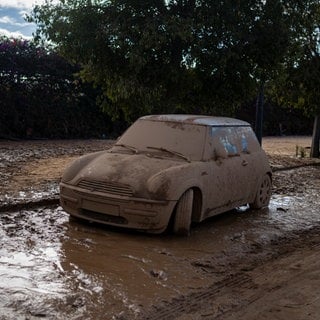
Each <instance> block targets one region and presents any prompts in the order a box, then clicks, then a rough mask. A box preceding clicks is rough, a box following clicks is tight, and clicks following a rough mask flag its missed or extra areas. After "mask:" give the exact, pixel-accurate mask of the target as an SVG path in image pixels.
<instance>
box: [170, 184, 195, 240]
mask: <svg viewBox="0 0 320 320" xmlns="http://www.w3.org/2000/svg"><path fill="white" fill-rule="evenodd" d="M192 206H193V190H192V189H189V190H187V191H186V192H185V193H184V194H183V195H182V196H181V198H180V200H179V202H178V204H177V208H176V214H175V217H174V225H173V232H174V233H175V234H179V235H184V236H187V235H189V233H190V226H191V217H192Z"/></svg>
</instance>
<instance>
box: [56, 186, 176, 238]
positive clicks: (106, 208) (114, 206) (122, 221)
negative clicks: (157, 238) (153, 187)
mask: <svg viewBox="0 0 320 320" xmlns="http://www.w3.org/2000/svg"><path fill="white" fill-rule="evenodd" d="M60 203H61V206H62V207H63V209H64V210H65V211H66V212H68V213H69V214H70V215H71V216H74V217H78V218H81V219H85V220H89V221H93V222H98V223H103V224H108V225H113V226H120V227H124V228H131V229H138V230H144V231H147V232H151V233H161V232H163V231H164V230H165V229H166V228H167V225H168V223H169V220H170V217H171V214H172V212H173V210H174V207H175V205H176V201H158V200H150V199H141V198H133V197H125V196H115V195H111V194H106V193H105V194H104V193H100V192H90V191H88V190H84V189H81V188H79V187H75V186H71V185H68V184H65V183H63V182H62V183H60Z"/></svg>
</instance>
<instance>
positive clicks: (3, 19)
mask: <svg viewBox="0 0 320 320" xmlns="http://www.w3.org/2000/svg"><path fill="white" fill-rule="evenodd" d="M0 23H7V24H10V25H12V26H17V27H26V26H28V25H29V23H28V22H23V23H21V22H18V21H17V20H16V19H14V18H12V17H9V16H3V17H0Z"/></svg>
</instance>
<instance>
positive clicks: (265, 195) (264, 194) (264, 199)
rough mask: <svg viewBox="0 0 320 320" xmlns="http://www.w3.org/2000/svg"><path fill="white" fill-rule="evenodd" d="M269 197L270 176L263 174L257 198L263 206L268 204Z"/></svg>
mask: <svg viewBox="0 0 320 320" xmlns="http://www.w3.org/2000/svg"><path fill="white" fill-rule="evenodd" d="M270 197H271V183H270V178H269V177H268V176H265V177H264V179H263V181H262V183H261V187H260V192H259V199H260V203H261V204H262V205H263V206H265V205H268V203H269V200H270Z"/></svg>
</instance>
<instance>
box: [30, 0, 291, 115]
mask: <svg viewBox="0 0 320 320" xmlns="http://www.w3.org/2000/svg"><path fill="white" fill-rule="evenodd" d="M29 20H30V21H33V22H35V23H36V24H37V26H38V30H37V38H38V39H41V38H45V39H47V40H50V41H51V42H53V43H55V44H56V45H57V49H58V50H59V52H60V53H61V54H62V55H63V56H64V57H66V58H67V59H69V60H70V61H73V62H77V63H79V64H80V65H81V71H80V76H81V77H82V79H84V80H86V81H89V82H92V83H93V84H94V85H95V86H97V87H100V88H101V89H102V92H103V94H102V95H101V99H100V104H101V105H102V107H103V108H104V109H105V110H106V111H108V112H109V114H112V115H113V116H116V115H117V114H119V113H121V112H123V113H124V115H125V117H126V119H127V120H132V119H135V118H136V117H137V116H138V115H140V114H145V113H159V112H190V113H191V112H196V113H217V114H220V115H232V114H233V113H234V111H235V110H236V109H237V108H238V107H239V106H240V105H241V103H243V102H244V101H248V100H250V99H252V97H253V96H254V95H256V91H257V88H258V87H260V86H261V85H260V83H264V82H265V81H267V80H268V79H269V78H271V77H272V75H273V74H274V73H275V72H276V69H277V68H278V64H279V61H281V60H282V58H283V55H284V54H285V52H286V46H287V36H288V34H287V30H288V27H287V25H286V23H287V20H286V15H285V12H284V6H283V1H280V0H266V1H261V0H251V1H237V2H231V1H209V0H199V1H196V0H169V1H165V0H147V1H136V0H113V1H98V0H96V1H94V0H92V1H90V0H78V1H73V0H60V1H59V2H58V3H55V2H53V1H51V0H47V1H46V3H45V4H44V5H40V6H39V5H38V6H35V8H34V10H33V14H32V16H31V17H30V18H29Z"/></svg>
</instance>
